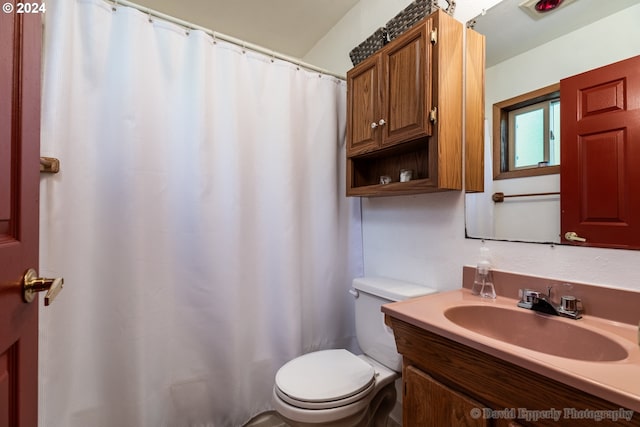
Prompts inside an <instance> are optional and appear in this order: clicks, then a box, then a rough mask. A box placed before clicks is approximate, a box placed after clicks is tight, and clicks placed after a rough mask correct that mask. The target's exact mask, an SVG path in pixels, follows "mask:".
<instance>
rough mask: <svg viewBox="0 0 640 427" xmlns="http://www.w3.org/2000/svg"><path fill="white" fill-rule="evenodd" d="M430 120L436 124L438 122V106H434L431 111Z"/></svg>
mask: <svg viewBox="0 0 640 427" xmlns="http://www.w3.org/2000/svg"><path fill="white" fill-rule="evenodd" d="M429 120H430V121H431V123H433V124H434V125H435V124H436V123H438V107H433V108H432V109H431V111H429Z"/></svg>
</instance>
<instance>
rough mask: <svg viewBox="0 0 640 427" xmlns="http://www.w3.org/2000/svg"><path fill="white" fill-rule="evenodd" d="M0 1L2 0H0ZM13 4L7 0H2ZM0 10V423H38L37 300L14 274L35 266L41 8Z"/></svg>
mask: <svg viewBox="0 0 640 427" xmlns="http://www.w3.org/2000/svg"><path fill="white" fill-rule="evenodd" d="M4 2H5V4H4V6H6V7H7V8H8V6H7V5H6V2H7V0H4ZM9 3H10V4H13V0H10V1H9ZM3 10H4V11H5V12H3V13H0V427H34V426H36V425H37V423H38V304H37V301H38V300H37V299H36V300H35V301H34V302H32V303H30V304H26V303H24V302H23V300H22V289H21V286H20V282H21V279H22V276H23V274H24V272H25V271H26V270H27V269H28V268H34V269H37V268H38V187H39V145H40V139H39V137H40V52H41V25H42V23H41V16H40V15H38V14H31V15H29V14H16V13H6V10H7V9H6V8H3Z"/></svg>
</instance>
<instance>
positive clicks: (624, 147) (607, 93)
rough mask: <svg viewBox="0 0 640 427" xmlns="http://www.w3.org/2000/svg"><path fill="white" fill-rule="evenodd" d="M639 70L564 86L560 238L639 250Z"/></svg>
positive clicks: (639, 65)
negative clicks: (570, 236)
mask: <svg viewBox="0 0 640 427" xmlns="http://www.w3.org/2000/svg"><path fill="white" fill-rule="evenodd" d="M638 69H640V56H636V57H633V58H630V59H626V60H624V61H620V62H616V63H614V64H610V65H607V66H604V67H601V68H597V69H595V70H591V71H587V72H586V73H582V74H578V75H576V76H573V77H569V78H567V79H564V80H562V81H561V82H560V105H561V110H560V114H561V123H562V130H561V140H562V143H561V155H560V157H561V159H562V160H561V164H560V174H561V177H562V179H561V180H560V191H561V197H560V208H561V212H562V214H561V229H562V232H561V235H562V236H563V237H564V235H565V233H567V232H576V233H577V234H578V236H580V237H583V238H586V239H587V241H586V243H584V245H586V246H589V245H594V246H611V247H622V248H636V249H637V248H640V168H639V167H638V165H639V164H640V73H638ZM565 242H567V241H566V240H563V243H565Z"/></svg>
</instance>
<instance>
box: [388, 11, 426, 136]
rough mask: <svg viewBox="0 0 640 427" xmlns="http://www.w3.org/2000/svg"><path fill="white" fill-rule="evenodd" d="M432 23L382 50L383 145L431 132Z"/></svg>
mask: <svg viewBox="0 0 640 427" xmlns="http://www.w3.org/2000/svg"><path fill="white" fill-rule="evenodd" d="M432 22H433V20H432V19H429V20H427V21H426V23H425V24H423V25H419V26H417V27H415V28H413V29H411V30H409V31H407V32H406V33H404V34H403V35H402V36H400V37H398V39H396V40H394V47H393V49H387V50H385V51H384V52H383V57H382V64H383V70H384V71H383V74H382V75H383V77H384V82H383V83H382V87H383V88H384V91H385V92H384V96H383V104H382V118H383V120H385V123H384V124H383V126H382V127H381V130H382V142H381V145H382V146H389V145H394V144H398V143H402V142H406V141H410V140H412V139H416V138H419V137H423V136H430V135H431V122H430V121H429V111H430V110H431V103H432V96H431V81H432V78H431V41H430V40H431V38H430V34H431V28H432Z"/></svg>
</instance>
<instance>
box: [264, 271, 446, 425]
mask: <svg viewBox="0 0 640 427" xmlns="http://www.w3.org/2000/svg"><path fill="white" fill-rule="evenodd" d="M353 287H354V288H355V292H353V291H352V294H354V296H355V298H356V304H355V307H356V310H355V311H356V336H357V338H358V343H359V345H360V347H361V348H362V350H363V351H364V353H365V354H361V355H355V354H353V353H351V352H349V351H347V350H344V349H330V350H321V351H315V352H311V353H307V354H304V355H302V356H299V357H297V358H295V359H293V360H291V361H289V362H287V363H286V364H285V365H283V366H282V367H281V368H280V369H279V370H278V372H277V374H276V378H275V384H274V387H273V397H272V403H273V406H274V409H275V410H276V412H278V414H279V415H280V416H281V417H282V418H283V419H284V420H285V421H286V422H287V423H288V424H289V425H291V426H292V427H311V426H331V427H359V426H362V427H365V426H367V427H368V426H384V425H386V421H387V418H388V416H389V413H390V412H391V410H392V409H393V407H394V406H395V403H396V388H395V384H394V382H395V380H396V379H398V378H399V377H400V374H399V373H398V371H400V368H401V357H400V355H399V354H398V353H397V351H396V347H395V340H394V338H393V332H392V331H391V330H390V329H389V328H388V327H386V325H385V324H384V316H383V315H382V312H381V311H380V307H381V306H382V304H385V303H388V302H391V301H399V300H401V299H407V298H411V297H415V296H420V295H427V294H430V293H433V292H435V291H434V290H433V289H429V288H426V287H423V286H419V285H415V284H410V283H406V282H399V281H396V280H391V279H386V278H360V279H355V280H354V282H353Z"/></svg>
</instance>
